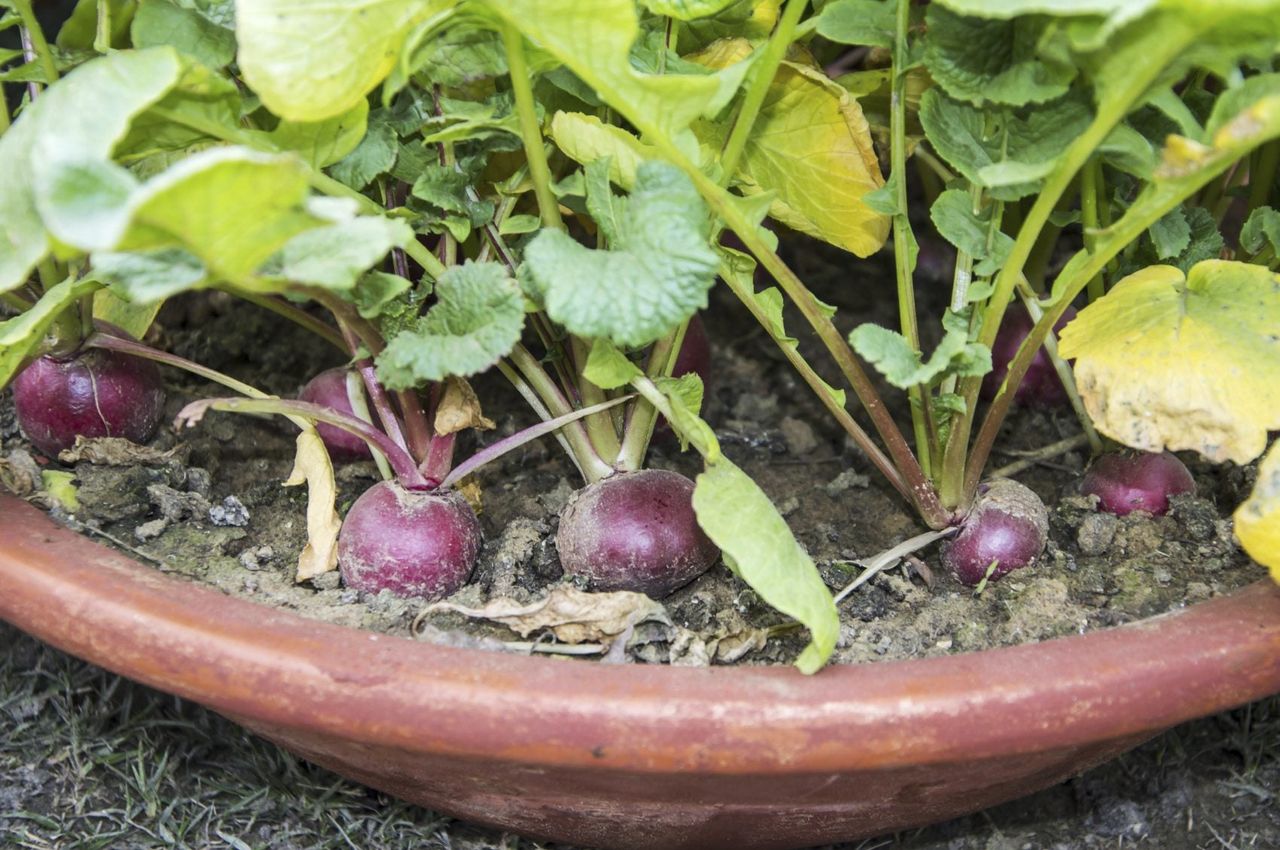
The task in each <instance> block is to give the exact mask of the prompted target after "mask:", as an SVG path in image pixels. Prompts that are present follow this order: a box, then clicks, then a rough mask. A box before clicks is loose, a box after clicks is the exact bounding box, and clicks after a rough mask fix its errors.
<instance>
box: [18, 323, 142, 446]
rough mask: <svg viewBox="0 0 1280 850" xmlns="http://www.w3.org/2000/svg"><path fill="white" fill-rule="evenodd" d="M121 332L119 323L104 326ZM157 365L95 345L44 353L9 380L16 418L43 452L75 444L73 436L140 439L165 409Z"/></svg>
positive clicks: (140, 441) (137, 440) (25, 432)
mask: <svg viewBox="0 0 1280 850" xmlns="http://www.w3.org/2000/svg"><path fill="white" fill-rule="evenodd" d="M108 332H110V333H112V334H113V335H115V336H123V335H124V332H123V331H120V330H118V329H114V330H109V331H108ZM164 399H165V393H164V385H163V382H162V380H161V377H160V370H159V369H158V368H157V367H156V365H155V364H154V363H152V362H150V361H148V360H142V359H140V358H138V357H133V356H131V355H128V354H122V353H120V352H117V351H107V350H104V349H100V348H90V349H81V350H79V351H77V352H75V353H73V354H71V355H69V356H59V355H54V354H46V355H44V356H43V357H40V358H37V359H36V360H34V361H32V363H31V364H30V365H29V366H27V367H26V368H25V369H23V370H22V371H21V372H20V373H19V374H18V376H17V377H16V378H15V379H14V382H13V402H14V409H15V412H16V413H17V418H18V424H19V425H20V426H21V427H22V432H23V433H24V434H26V435H27V439H29V440H30V441H31V443H32V444H33V445H34V446H35V447H36V448H37V449H39V450H40V451H41V452H43V453H44V454H46V455H48V456H50V457H57V455H58V452H60V451H62V450H64V449H69V448H71V447H72V446H73V445H75V441H76V437H77V436H84V437H124V438H126V439H129V440H132V441H133V442H135V443H145V442H146V441H147V440H150V439H151V438H152V437H153V436H155V433H156V428H157V426H158V425H159V424H160V417H161V415H162V414H163V413H164Z"/></svg>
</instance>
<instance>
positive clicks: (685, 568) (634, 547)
mask: <svg viewBox="0 0 1280 850" xmlns="http://www.w3.org/2000/svg"><path fill="white" fill-rule="evenodd" d="M556 548H557V549H558V550H559V553H560V564H561V566H563V567H564V571H565V574H566V575H569V576H573V577H578V578H581V579H585V581H586V583H587V586H588V587H590V588H591V589H592V590H632V591H637V592H639V593H645V594H648V595H649V596H651V597H653V598H654V599H661V598H662V597H664V596H667V595H668V594H670V593H671V592H672V591H674V590H676V589H677V588H679V587H681V586H683V585H685V584H688V583H689V582H691V581H693V580H694V579H695V578H697V577H698V576H700V575H702V574H703V573H704V572H706V571H707V570H708V569H710V568H711V565H712V564H714V563H715V561H716V558H717V557H719V555H720V550H719V549H717V548H716V545H715V544H714V543H712V542H711V540H710V539H709V538H708V537H707V536H706V535H705V534H704V533H703V532H702V529H701V528H699V527H698V521H697V518H696V517H695V516H694V513H693V482H692V481H690V480H689V479H688V478H685V477H684V476H683V475H680V474H679V473H675V472H668V471H666V470H662V469H645V470H641V471H640V472H625V473H620V474H618V475H615V476H613V477H612V478H606V479H605V480H603V481H599V482H597V483H595V484H592V485H590V486H588V487H585V488H583V489H582V490H580V491H578V493H577V494H576V495H575V497H574V499H573V501H572V502H570V503H569V507H568V508H566V509H565V512H564V513H563V514H562V515H561V517H560V530H559V532H558V533H557V534H556Z"/></svg>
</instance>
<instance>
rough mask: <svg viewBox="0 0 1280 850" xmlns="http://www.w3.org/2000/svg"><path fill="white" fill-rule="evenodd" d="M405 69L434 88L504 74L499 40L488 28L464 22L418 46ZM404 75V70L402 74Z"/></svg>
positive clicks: (504, 59) (503, 57)
mask: <svg viewBox="0 0 1280 850" xmlns="http://www.w3.org/2000/svg"><path fill="white" fill-rule="evenodd" d="M407 65H408V68H407V70H408V71H409V72H410V75H412V74H420V75H421V78H422V79H425V80H430V81H431V83H432V84H433V85H437V86H445V87H451V88H452V87H458V86H463V85H466V84H467V83H472V82H475V81H476V80H482V79H485V78H486V77H501V76H502V75H504V74H506V73H507V55H506V53H505V52H504V51H503V49H502V39H501V37H499V35H498V34H497V33H495V32H494V31H493V30H491V29H482V28H480V27H479V26H476V24H475V22H474V21H466V20H463V21H461V22H459V23H458V24H456V25H454V26H450V27H449V28H448V29H446V30H445V31H444V32H440V33H435V34H433V35H432V36H431V37H430V38H427V39H424V40H423V41H422V42H421V43H420V44H418V45H417V46H416V47H415V49H414V51H413V55H412V56H411V57H410V58H409V61H408V63H407ZM402 73H403V71H402Z"/></svg>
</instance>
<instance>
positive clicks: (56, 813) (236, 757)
mask: <svg viewBox="0 0 1280 850" xmlns="http://www.w3.org/2000/svg"><path fill="white" fill-rule="evenodd" d="M0 724H2V725H3V728H4V734H2V735H0V848H4V850H152V849H153V848H190V850H206V848H207V850H215V848H216V850H402V848H413V850H490V849H492V850H538V848H542V847H544V845H541V844H538V843H535V842H530V841H526V840H523V839H518V838H516V837H514V836H510V835H504V834H501V833H498V832H494V831H491V830H483V829H479V828H473V827H469V826H467V825H465V824H461V823H458V822H455V821H451V820H449V819H447V818H444V817H442V816H439V815H436V814H433V813H431V812H429V811H426V810H424V809H420V808H417V807H414V806H409V805H406V804H404V803H400V802H398V801H395V800H393V799H391V798H389V797H386V796H385V795H382V794H379V793H377V792H374V791H370V790H368V789H366V788H363V787H362V786H359V785H356V784H354V783H351V782H348V781H347V780H345V779H342V778H340V777H338V776H336V775H334V774H332V773H330V772H328V771H326V770H323V769H321V768H318V767H315V766H313V765H310V764H308V763H306V762H304V761H302V760H301V759H298V758H295V757H294V756H292V755H290V754H288V753H286V752H284V751H283V750H280V749H278V748H277V747H275V746H273V745H271V744H269V743H267V742H265V741H262V740H260V739H258V738H255V737H253V736H252V735H249V734H248V733H246V732H244V731H243V730H241V729H240V728H239V727H238V726H236V725H234V724H232V723H230V722H229V721H226V720H224V719H222V718H221V717H218V716H217V715H215V714H213V713H211V712H208V711H205V710H204V709H202V708H200V707H199V706H197V705H194V704H192V703H189V702H186V701H183V700H180V699H177V698H175V697H171V696H168V695H165V694H162V693H159V692H156V691H153V690H150V689H148V688H144V687H142V686H140V685H136V684H134V683H132V682H129V681H128V680H124V679H121V678H119V677H117V676H114V675H112V674H110V673H107V672H105V671H103V670H101V669H99V668H97V667H94V666H92V665H89V664H85V663H83V662H81V661H79V660H77V659H75V658H72V657H70V656H67V655H64V654H63V653H60V652H58V651H56V650H53V649H51V648H49V647H47V646H45V645H44V644H41V643H39V642H38V641H35V640H33V639H31V638H29V637H27V636H25V635H23V634H21V633H20V632H17V631H16V630H14V629H12V628H10V627H9V626H7V625H4V624H0ZM1277 795H1280V699H1272V700H1266V701H1262V702H1259V703H1255V704H1253V705H1252V706H1249V707H1246V708H1244V709H1240V710H1238V711H1233V712H1228V713H1226V714H1223V715H1219V716H1217V717H1213V718H1208V719H1206V720H1203V721H1199V722H1197V723H1193V724H1188V725H1186V726H1183V727H1180V728H1179V729H1177V730H1174V731H1173V732H1171V733H1168V734H1166V735H1163V736H1161V737H1160V738H1158V739H1156V740H1155V741H1153V742H1151V743H1149V744H1147V745H1146V746H1144V747H1142V748H1140V749H1139V750H1137V751H1135V752H1134V753H1132V754H1130V755H1128V756H1126V757H1124V758H1122V759H1119V760H1117V761H1116V762H1113V763H1112V764H1111V765H1109V766H1107V767H1104V768H1101V769H1099V770H1097V771H1094V772H1092V773H1089V774H1086V775H1085V776H1084V777H1082V778H1080V779H1077V780H1074V781H1072V782H1070V783H1066V784H1064V785H1061V786H1058V787H1057V788H1054V789H1050V790H1048V791H1044V792H1041V793H1040V794H1037V795H1034V796H1032V797H1030V798H1027V799H1026V800H1022V801H1016V802H1014V803H1008V804H1005V805H1003V806H999V807H997V808H995V809H992V810H989V811H987V812H983V813H979V814H977V815H971V816H969V817H965V818H960V819H957V820H955V821H951V822H950V823H947V824H942V825H939V826H935V827H930V828H929V829H927V830H921V831H918V832H913V833H910V834H904V835H900V836H894V837H886V838H882V839H872V840H869V841H864V842H860V843H859V844H857V845H847V846H846V847H845V848H844V850H880V848H886V850H887V849H888V848H909V850H944V849H945V850H969V848H973V850H978V848H981V850H1018V849H1019V848H1034V850H1040V848H1046V850H1047V848H1053V850H1084V848H1103V847H1107V848H1116V847H1133V846H1145V847H1152V848H1157V847H1158V848H1164V850H1191V848H1197V850H1199V848H1225V850H1246V848H1257V850H1261V848H1274V847H1280V797H1278V796H1277ZM560 850H567V848H560Z"/></svg>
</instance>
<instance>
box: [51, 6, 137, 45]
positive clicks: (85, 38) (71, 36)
mask: <svg viewBox="0 0 1280 850" xmlns="http://www.w3.org/2000/svg"><path fill="white" fill-rule="evenodd" d="M98 3H99V0H77V2H76V6H75V8H74V9H72V10H71V16H70V17H69V18H67V20H66V21H65V22H64V23H63V24H62V27H61V28H60V29H59V30H58V38H57V41H56V43H57V45H58V46H59V47H61V48H63V49H64V50H92V49H93V45H94V42H95V41H96V40H97V37H98ZM108 6H109V7H110V9H111V46H112V47H115V48H120V47H128V46H129V24H130V23H132V21H133V14H134V10H135V9H137V6H138V3H137V0H108Z"/></svg>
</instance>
